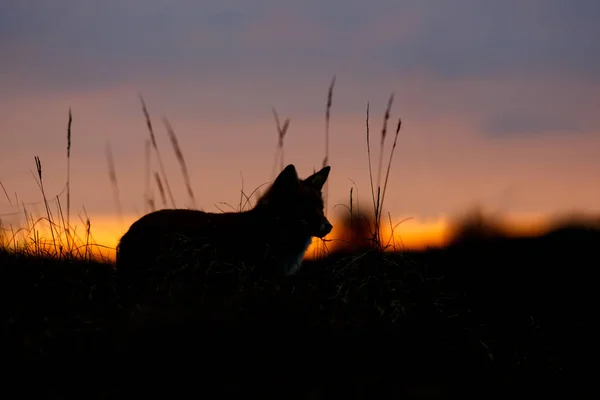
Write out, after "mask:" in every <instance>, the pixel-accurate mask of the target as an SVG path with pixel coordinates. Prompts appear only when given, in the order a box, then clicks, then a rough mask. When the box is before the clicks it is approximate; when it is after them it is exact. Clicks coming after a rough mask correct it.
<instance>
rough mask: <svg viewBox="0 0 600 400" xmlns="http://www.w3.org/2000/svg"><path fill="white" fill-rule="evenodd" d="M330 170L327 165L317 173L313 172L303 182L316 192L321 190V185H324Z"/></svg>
mask: <svg viewBox="0 0 600 400" xmlns="http://www.w3.org/2000/svg"><path fill="white" fill-rule="evenodd" d="M330 170H331V167H330V166H329V165H328V166H326V167H323V168H322V169H321V170H320V171H319V172H315V173H314V174H312V175H311V176H309V177H308V178H306V179H305V180H304V182H306V183H308V184H309V185H311V186H312V187H313V188H315V189H317V190H321V189H322V188H323V185H325V181H327V177H328V176H329V171H330Z"/></svg>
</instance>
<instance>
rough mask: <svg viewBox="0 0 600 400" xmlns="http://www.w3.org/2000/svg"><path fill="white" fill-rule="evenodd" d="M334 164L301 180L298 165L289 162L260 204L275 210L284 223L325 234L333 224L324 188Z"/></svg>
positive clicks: (317, 233)
mask: <svg viewBox="0 0 600 400" xmlns="http://www.w3.org/2000/svg"><path fill="white" fill-rule="evenodd" d="M330 170H331V167H329V166H327V167H324V168H323V169H321V170H320V171H318V172H315V173H314V174H312V175H311V176H309V177H308V178H306V179H299V178H298V173H297V172H296V167H294V165H293V164H290V165H288V166H287V167H285V168H284V170H283V171H281V173H280V174H279V175H278V176H277V178H276V179H275V181H274V182H273V184H272V185H271V187H270V188H269V190H268V191H267V192H266V193H265V194H264V196H262V197H261V199H260V200H259V201H258V203H257V207H262V208H264V209H268V210H269V211H271V212H274V213H275V214H276V215H277V218H279V219H280V220H281V221H282V222H285V223H289V224H290V226H301V227H302V228H303V230H304V231H305V232H306V233H308V234H309V235H310V236H316V237H319V238H322V237H324V236H325V235H327V234H328V233H329V232H331V229H333V226H332V225H331V223H330V222H329V221H328V220H327V218H326V217H325V214H324V212H323V208H324V206H323V197H322V191H321V190H322V188H323V185H324V184H325V181H327V177H328V176H329V171H330Z"/></svg>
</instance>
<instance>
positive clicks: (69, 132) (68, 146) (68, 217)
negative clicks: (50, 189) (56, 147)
mask: <svg viewBox="0 0 600 400" xmlns="http://www.w3.org/2000/svg"><path fill="white" fill-rule="evenodd" d="M72 122H73V116H72V114H71V108H70V107H69V122H68V123H67V224H66V225H65V229H66V232H67V239H68V235H69V224H70V222H71V218H70V217H71V124H72Z"/></svg>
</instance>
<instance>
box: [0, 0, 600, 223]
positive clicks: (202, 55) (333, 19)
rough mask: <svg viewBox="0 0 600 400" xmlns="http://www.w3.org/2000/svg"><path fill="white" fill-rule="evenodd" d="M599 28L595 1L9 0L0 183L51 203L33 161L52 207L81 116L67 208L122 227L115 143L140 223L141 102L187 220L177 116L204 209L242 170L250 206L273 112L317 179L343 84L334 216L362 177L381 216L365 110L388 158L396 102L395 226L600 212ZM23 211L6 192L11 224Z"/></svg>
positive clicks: (235, 190) (336, 127) (264, 175)
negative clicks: (328, 112)
mask: <svg viewBox="0 0 600 400" xmlns="http://www.w3.org/2000/svg"><path fill="white" fill-rule="evenodd" d="M598 20H600V2H598V1H596V0H578V1H577V2H573V1H568V0H543V1H542V0H519V1H513V0H505V1H487V0H477V1H476V0H454V1H451V2H450V1H445V0H437V1H434V0H418V1H417V0H413V1H400V0H395V1H377V0H374V1H371V2H364V1H361V2H359V1H353V0H344V1H342V0H332V1H322V0H321V1H312V0H308V1H303V2H294V4H290V2H283V1H252V2H250V1H224V0H222V1H218V2H217V1H202V2H199V1H177V2H174V1H169V2H167V1H163V2H159V1H154V0H144V1H141V0H135V1H134V0H119V1H113V0H104V1H101V2H100V1H97V2H91V1H84V0H53V1H51V2H50V1H48V2H33V1H25V0H23V1H18V2H17V1H4V2H2V3H0V54H1V55H2V56H1V57H2V61H1V62H0V88H1V90H0V160H1V161H2V166H3V168H2V169H1V170H0V181H1V182H2V184H3V185H4V187H5V188H6V190H7V191H8V192H9V194H10V196H11V197H13V199H14V193H15V192H16V193H17V195H18V196H19V199H20V200H23V201H25V202H26V203H39V202H40V201H41V195H40V193H39V190H38V188H37V185H36V183H35V181H34V179H33V177H32V175H31V172H30V171H33V170H34V169H35V164H34V156H39V157H40V158H41V161H42V166H43V168H44V184H45V186H46V191H47V194H48V196H50V197H51V196H54V195H56V194H58V193H60V192H61V190H62V189H63V187H64V184H65V179H66V158H65V155H66V124H67V114H68V109H69V107H71V108H72V111H73V138H72V161H71V168H72V171H71V180H72V183H71V184H72V209H73V212H74V213H81V212H82V210H83V207H85V209H86V210H87V212H88V214H90V215H91V216H93V215H95V216H98V217H99V216H111V215H114V214H115V212H116V207H115V202H114V200H113V194H112V189H111V185H110V182H109V179H108V169H107V162H106V156H105V148H106V143H107V141H109V142H110V145H111V147H112V149H113V154H114V161H115V166H116V169H117V178H118V183H119V189H120V200H121V202H122V207H123V212H124V213H125V214H128V215H135V216H138V215H139V213H140V212H141V211H142V209H143V193H144V169H143V166H144V146H145V140H146V139H147V138H148V133H147V130H146V127H145V122H144V119H143V115H142V112H141V109H140V104H139V100H138V97H137V96H138V92H141V93H142V94H143V95H144V98H145V100H146V103H147V106H148V109H149V112H150V114H151V116H152V117H153V122H154V126H155V131H156V134H157V139H158V143H159V148H160V150H161V152H162V157H163V162H164V164H165V168H166V170H167V175H168V176H169V178H170V183H171V187H172V189H173V191H174V195H175V199H176V201H177V202H178V206H186V205H187V204H188V203H189V202H188V200H187V197H186V192H185V187H184V185H183V180H182V178H181V174H180V171H179V165H178V164H177V162H176V159H175V157H174V155H173V152H172V149H171V146H170V144H169V141H168V137H167V136H166V132H165V129H164V127H163V126H162V124H161V117H162V116H163V115H166V116H167V117H168V118H169V120H170V121H171V124H172V126H173V128H174V129H175V131H176V133H177V135H178V138H179V142H180V145H181V146H182V150H183V154H184V156H185V158H186V160H187V163H188V169H189V171H190V176H191V179H192V181H193V185H192V186H193V189H194V191H195V194H196V198H197V201H198V206H199V207H200V208H202V209H204V210H210V211H216V208H215V207H214V204H215V203H218V202H228V203H232V204H237V202H238V198H239V189H240V187H241V182H240V172H241V173H243V176H244V185H245V189H246V191H248V192H250V191H252V189H254V188H255V187H256V186H258V185H261V184H263V183H265V182H267V181H269V180H270V179H271V171H272V168H273V161H274V150H275V144H276V129H275V124H274V120H273V116H272V113H271V107H272V106H274V107H275V108H276V109H277V111H278V112H279V114H280V117H281V118H285V117H290V118H291V125H290V130H289V132H288V136H287V138H286V142H285V146H286V150H285V151H286V153H285V155H286V158H285V162H286V164H287V163H294V164H295V165H296V167H297V169H298V171H299V173H300V175H301V176H306V175H308V174H309V173H311V172H312V171H313V168H319V167H320V166H321V163H322V160H323V157H324V144H325V139H324V129H325V119H324V115H325V103H326V94H327V87H328V84H329V82H330V80H331V78H332V76H333V75H334V74H335V75H336V76H337V83H336V88H335V92H334V98H333V108H332V121H331V152H330V157H329V161H330V165H331V166H332V172H331V175H330V186H329V191H330V192H329V197H330V200H329V204H330V209H331V206H332V205H333V204H336V203H345V204H347V203H348V192H349V190H350V187H351V182H350V180H349V179H352V180H354V181H355V182H356V184H357V186H358V194H359V197H360V200H361V205H363V206H364V207H368V205H369V204H370V185H369V180H368V165H367V158H366V150H365V127H364V120H365V108H366V104H367V102H370V103H371V117H372V118H371V132H372V139H373V151H374V154H375V156H377V153H378V148H379V147H378V141H379V131H380V129H381V122H382V117H383V113H384V109H385V105H386V102H387V99H388V97H389V95H390V93H391V92H392V91H394V92H395V94H396V97H395V99H396V100H395V103H394V107H393V110H392V111H393V113H392V119H394V120H395V119H397V118H398V117H402V119H403V129H402V131H401V133H400V138H399V141H398V148H397V151H396V155H395V158H394V162H393V166H392V172H391V176H390V187H389V188H388V193H387V194H386V210H387V211H390V212H391V213H392V215H394V216H397V218H400V217H404V216H408V217H414V218H417V219H420V220H427V219H435V218H438V217H439V216H444V215H449V214H453V213H456V212H460V211H463V210H464V209H465V208H466V207H469V206H472V205H474V204H476V203H482V204H484V205H485V206H486V207H488V208H489V209H491V210H494V211H499V212H505V213H554V212H559V211H568V210H579V211H600V179H599V178H600V157H599V156H598V154H599V152H600V103H599V99H600V25H599V24H598V23H597V21H598ZM394 124H395V122H394V123H392V125H394ZM390 130H393V127H390ZM391 136H392V135H389V137H388V143H387V145H386V159H387V157H388V155H387V154H388V153H387V152H388V151H389V149H390V145H391V140H390V139H391ZM375 165H376V161H375ZM154 166H155V167H156V166H157V164H156V162H154ZM355 194H356V189H355ZM61 201H64V198H61ZM13 202H14V200H13ZM31 207H34V206H33V205H32V206H31ZM41 210H42V208H41V207H39V211H41ZM13 212H19V209H17V208H15V207H14V205H13V207H11V205H10V204H9V202H8V200H7V199H6V198H5V196H4V194H3V193H0V215H5V217H4V218H5V219H6V218H8V217H7V216H6V215H7V214H10V213H13Z"/></svg>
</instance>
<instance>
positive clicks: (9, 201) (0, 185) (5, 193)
mask: <svg viewBox="0 0 600 400" xmlns="http://www.w3.org/2000/svg"><path fill="white" fill-rule="evenodd" d="M0 187H2V190H3V191H4V195H5V196H6V199H7V200H8V204H10V206H11V207H12V206H13V204H12V201H11V200H10V196H9V195H8V192H7V191H6V188H5V187H4V185H3V184H2V181H0Z"/></svg>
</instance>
